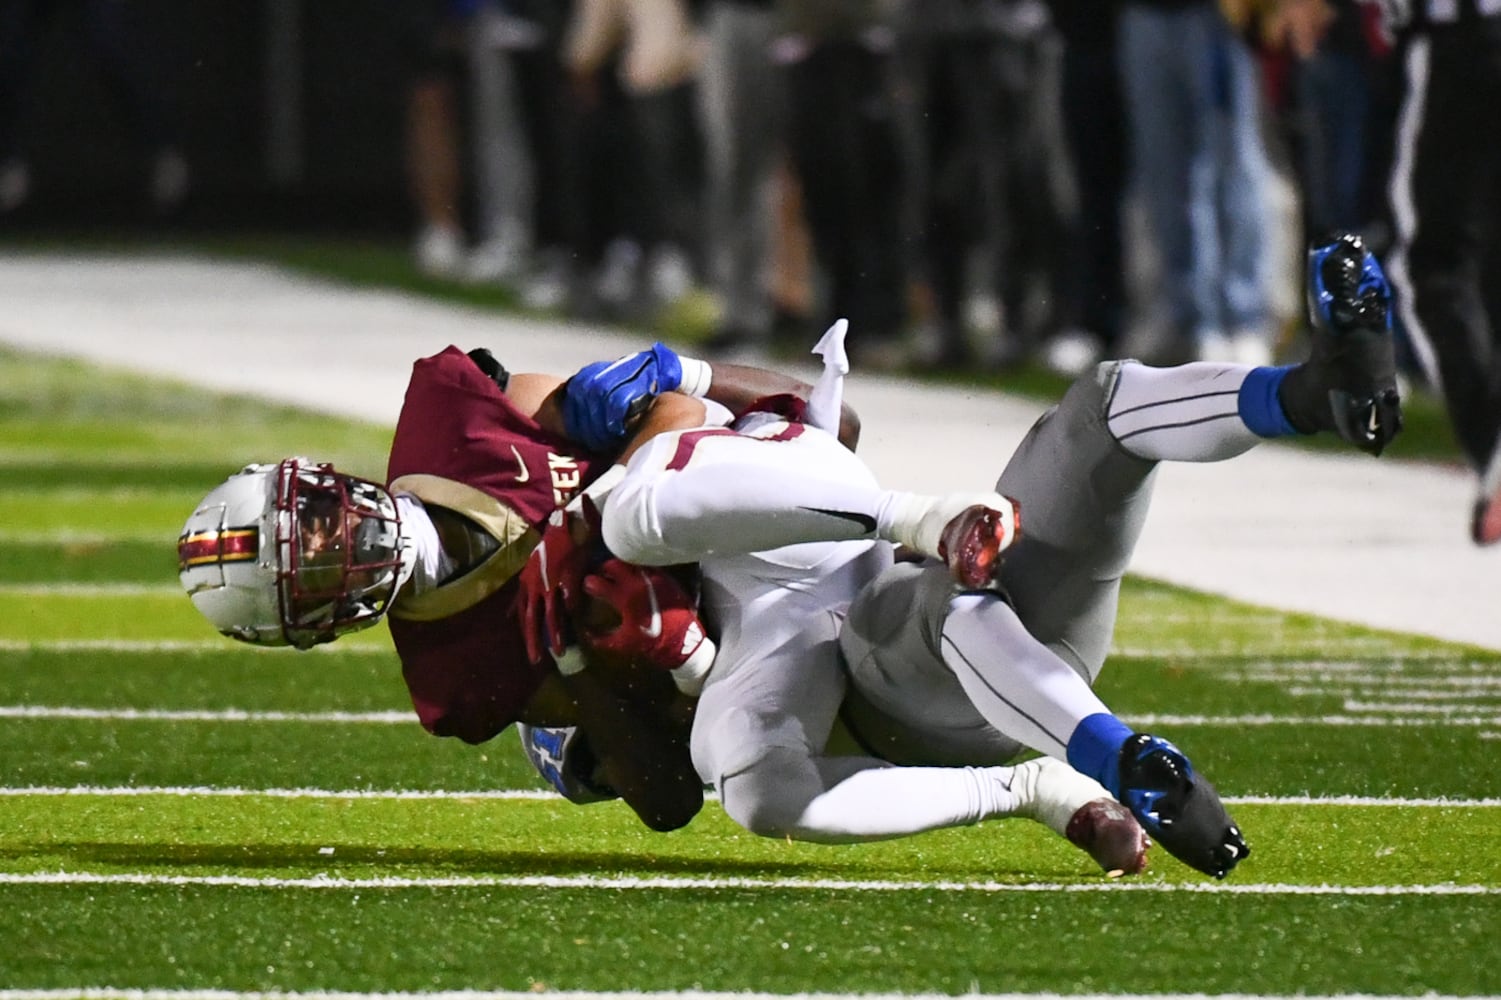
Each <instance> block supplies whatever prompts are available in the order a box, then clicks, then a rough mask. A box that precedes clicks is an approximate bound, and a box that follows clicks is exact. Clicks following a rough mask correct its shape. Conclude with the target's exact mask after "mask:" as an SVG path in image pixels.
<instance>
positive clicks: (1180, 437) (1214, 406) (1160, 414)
mask: <svg viewBox="0 0 1501 1000" xmlns="http://www.w3.org/2000/svg"><path fill="white" fill-rule="evenodd" d="M1250 372H1251V368H1250V367H1249V366H1247V365H1228V364H1216V363H1212V362H1207V361H1199V362H1194V363H1193V364H1187V365H1178V366H1177V367H1176V368H1152V367H1149V366H1147V365H1139V364H1123V365H1121V367H1120V374H1119V376H1118V377H1117V380H1116V386H1115V394H1114V395H1113V396H1112V397H1111V399H1110V410H1109V413H1108V414H1107V416H1106V421H1107V423H1108V425H1109V427H1110V433H1111V434H1112V435H1113V436H1114V437H1115V439H1116V440H1117V441H1119V442H1120V443H1121V447H1123V448H1125V449H1126V450H1127V451H1129V452H1130V453H1131V454H1133V455H1136V456H1138V457H1140V458H1146V459H1152V460H1155V461H1173V462H1218V461H1222V460H1224V459H1227V458H1234V457H1235V456H1236V455H1239V454H1241V453H1242V452H1245V451H1247V450H1249V449H1250V448H1251V447H1252V446H1253V445H1255V444H1257V443H1259V442H1260V441H1261V440H1262V439H1261V438H1260V437H1258V436H1257V435H1256V434H1255V433H1253V432H1252V431H1251V429H1250V428H1249V427H1247V426H1246V424H1245V421H1244V420H1242V419H1241V416H1240V387H1241V384H1242V383H1243V382H1245V380H1246V376H1247V375H1248V374H1249V373H1250Z"/></svg>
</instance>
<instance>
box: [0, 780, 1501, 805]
mask: <svg viewBox="0 0 1501 1000" xmlns="http://www.w3.org/2000/svg"><path fill="white" fill-rule="evenodd" d="M146 795H163V796H175V797H179V798H254V797H257V796H258V797H261V798H268V799H380V800H384V799H496V800H502V801H504V800H507V799H540V800H560V801H561V796H559V795H558V793H556V792H554V791H550V790H547V789H532V788H486V789H476V790H473V791H462V790H455V789H443V788H439V789H416V788H414V789H402V788H396V789H334V788H237V787H211V786H208V785H204V786H198V787H189V786H173V785H163V786H149V785H143V786H134V785H122V786H114V787H106V786H100V785H67V786H48V785H32V786H24V787H15V788H8V787H3V786H0V797H10V798H24V797H27V796H35V797H38V798H42V797H48V796H52V797H63V796H79V797H85V796H94V797H98V798H129V797H132V796H146ZM705 797H706V798H709V799H711V800H716V799H717V798H718V796H717V794H716V793H714V792H706V793H705ZM1224 801H1225V802H1226V803H1227V804H1229V805H1255V806H1338V807H1352V806H1353V807H1384V808H1395V809H1449V808H1455V809H1496V808H1501V799H1498V798H1488V799H1448V798H1390V799H1387V798H1380V797H1378V796H1372V795H1329V796H1319V795H1227V796H1225V797H1224Z"/></svg>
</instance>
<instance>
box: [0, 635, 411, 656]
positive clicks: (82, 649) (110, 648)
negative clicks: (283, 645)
mask: <svg viewBox="0 0 1501 1000" xmlns="http://www.w3.org/2000/svg"><path fill="white" fill-rule="evenodd" d="M33 650H38V651H41V652H52V653H89V652H99V653H200V652H201V653H216V652H217V653H223V652H237V653H245V652H254V653H258V654H260V655H262V656H286V655H287V651H286V650H285V649H278V648H275V647H271V646H252V645H250V644H248V643H239V642H231V641H230V640H228V639H225V638H223V637H222V636H221V637H214V638H209V639H0V653H27V652H31V651H33ZM389 650H390V646H389V645H385V644H382V643H381V642H379V641H378V640H376V641H362V640H359V639H356V640H354V641H353V642H347V641H346V642H340V643H339V645H338V646H337V647H335V646H333V645H331V644H329V643H324V644H322V645H320V646H314V647H313V648H312V649H307V650H303V651H302V652H301V653H299V654H298V655H300V656H329V655H342V654H350V653H381V652H388V651H389Z"/></svg>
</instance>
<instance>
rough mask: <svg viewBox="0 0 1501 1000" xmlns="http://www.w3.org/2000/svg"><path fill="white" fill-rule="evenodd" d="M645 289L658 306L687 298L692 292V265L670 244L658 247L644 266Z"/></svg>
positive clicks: (683, 254) (679, 250) (681, 252)
mask: <svg viewBox="0 0 1501 1000" xmlns="http://www.w3.org/2000/svg"><path fill="white" fill-rule="evenodd" d="M646 287H647V290H648V291H649V292H650V293H651V297H652V301H653V302H655V303H657V304H658V305H671V304H672V303H674V302H680V301H682V300H683V299H685V298H687V296H688V293H689V292H691V291H693V264H692V263H691V262H690V261H689V260H688V254H687V253H685V252H684V251H683V250H682V249H681V248H680V247H676V246H673V245H672V244H670V243H664V244H662V245H660V246H658V247H657V248H656V249H655V250H653V251H652V253H651V260H650V261H649V262H648V263H647V266H646Z"/></svg>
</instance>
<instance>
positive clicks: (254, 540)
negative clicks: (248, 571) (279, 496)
mask: <svg viewBox="0 0 1501 1000" xmlns="http://www.w3.org/2000/svg"><path fill="white" fill-rule="evenodd" d="M259 536H260V531H259V529H256V528H231V529H229V530H228V531H199V532H194V533H193V534H191V535H183V536H182V537H181V538H179V539H178V540H177V568H178V571H179V572H180V571H182V570H185V569H188V568H189V567H191V566H203V565H205V564H208V563H227V562H248V561H249V560H252V559H254V558H255V557H256V555H257V554H258V553H259V551H260V538H259Z"/></svg>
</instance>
